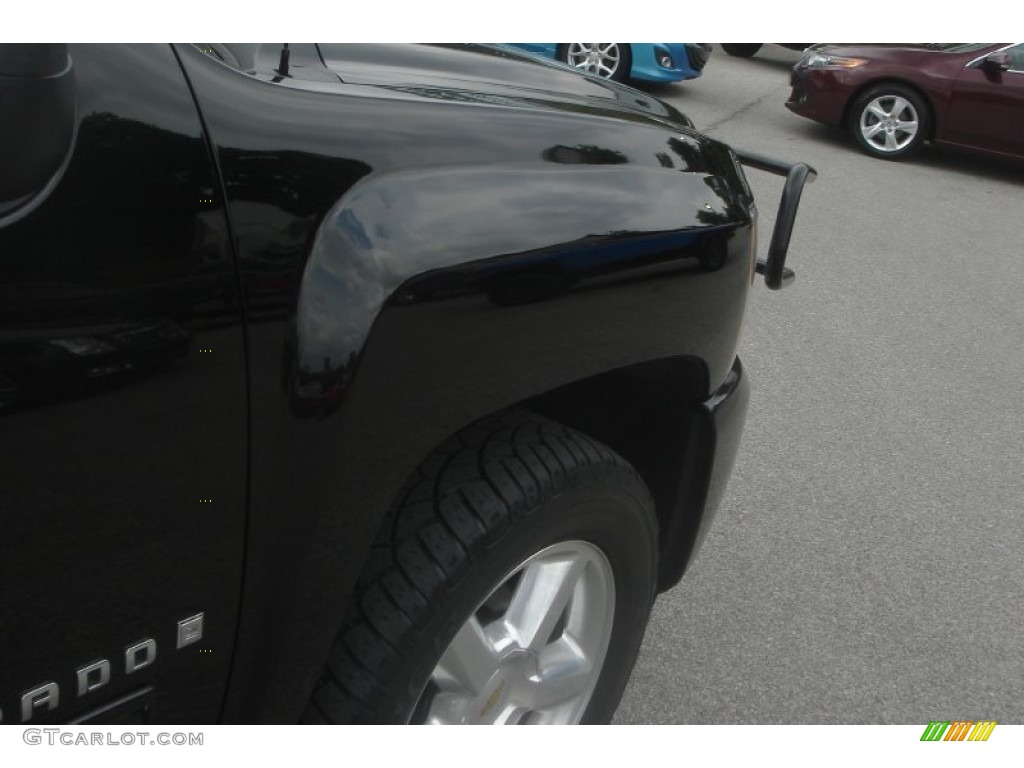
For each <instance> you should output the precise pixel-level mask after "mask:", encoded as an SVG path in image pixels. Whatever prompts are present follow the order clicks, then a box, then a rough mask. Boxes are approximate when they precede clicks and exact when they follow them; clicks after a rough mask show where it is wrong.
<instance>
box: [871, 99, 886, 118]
mask: <svg viewBox="0 0 1024 768" xmlns="http://www.w3.org/2000/svg"><path fill="white" fill-rule="evenodd" d="M868 112H870V113H871V114H873V115H874V116H875V117H877V118H878V119H879V120H884V119H885V118H887V117H888V116H889V113H888V112H886V111H885V110H884V109H882V105H881V104H879V103H878V102H877V101H873V102H871V103H870V104H868Z"/></svg>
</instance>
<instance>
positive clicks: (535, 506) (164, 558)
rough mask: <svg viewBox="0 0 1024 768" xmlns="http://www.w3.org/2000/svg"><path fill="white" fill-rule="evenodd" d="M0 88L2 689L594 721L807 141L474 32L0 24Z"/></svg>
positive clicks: (631, 636)
mask: <svg viewBox="0 0 1024 768" xmlns="http://www.w3.org/2000/svg"><path fill="white" fill-rule="evenodd" d="M0 114H2V120H0V473H2V481H0V722H3V723H31V724H36V723H54V722H73V723H99V722H107V723H111V722H113V723H140V722H150V723H183V722H191V723H199V722H227V723H238V722H244V723H265V722H297V721H305V722H320V723H322V722H336V723H359V722H403V723H404V722H430V723H435V722H439V723H446V722H459V723H461V722H505V723H534V722H536V723H545V722H568V723H573V722H595V721H605V720H608V719H609V718H610V717H611V715H612V714H613V712H614V709H615V707H616V705H617V702H618V700H619V697H620V695H621V692H622V689H623V686H624V685H625V683H626V681H627V679H628V676H629V674H630V670H631V668H632V666H633V662H634V659H635V657H636V654H637V651H638V648H639V645H640V640H641V638H642V635H643V632H644V627H645V624H646V622H647V618H648V614H649V611H650V607H651V603H652V601H653V599H654V596H655V594H656V593H658V592H659V591H664V590H666V589H668V588H670V587H672V586H673V585H674V584H675V583H676V582H677V581H678V580H679V579H680V577H681V576H682V574H683V572H684V570H685V568H686V566H687V563H688V562H689V561H690V559H691V558H692V556H693V553H694V550H695V548H696V547H697V546H698V544H699V542H700V540H701V538H702V536H703V534H704V532H705V531H706V529H707V526H708V523H709V519H710V517H711V515H712V512H713V510H714V508H715V505H716V504H717V502H718V500H719V498H720V496H721V494H722V491H723V487H724V485H725V482H726V479H727V476H728V474H729V472H730V468H731V464H732V461H733V457H734V455H735V451H736V447H737V441H738V439H739V434H740V429H741V425H742V422H743V419H744V413H745V409H746V404H747V391H748V390H747V381H746V378H745V375H744V373H743V370H742V368H741V366H740V363H739V360H738V359H737V357H736V346H737V338H738V334H739V331H740V325H741V321H742V318H743V312H744V305H745V303H746V297H747V291H748V289H749V287H750V286H751V285H752V283H753V281H754V276H755V272H761V273H763V274H764V276H765V279H766V281H767V282H768V283H769V285H770V287H774V288H777V287H780V286H782V285H784V284H786V283H787V282H788V280H789V279H790V278H791V277H792V273H791V272H790V271H789V270H788V269H786V267H785V264H784V261H785V256H786V249H787V246H788V241H789V233H790V230H791V228H792V225H793V220H794V216H795V214H796V206H797V204H798V202H799V197H800V191H801V189H802V187H803V184H804V182H805V180H807V179H808V178H813V171H812V170H811V169H809V168H808V167H807V166H806V165H803V164H795V165H792V166H791V165H788V164H785V163H781V162H777V161H773V160H769V159H765V158H761V157H757V156H754V155H750V154H744V153H742V152H734V151H733V150H731V149H730V148H729V147H727V146H725V145H723V144H721V143H719V142H717V141H714V140H712V139H709V138H707V137H705V136H703V135H701V134H700V133H699V132H697V131H696V130H694V128H693V125H692V124H691V123H690V121H689V120H688V119H687V118H686V117H685V116H683V115H682V114H680V113H679V112H678V111H676V110H675V109H673V108H672V107H669V106H667V105H665V104H663V103H661V102H659V101H658V100H657V99H654V98H652V97H650V96H647V95H645V94H643V93H640V92H638V91H635V90H632V89H630V88H627V87H623V86H620V85H618V84H616V83H611V82H608V81H603V80H598V79H594V78H588V77H584V76H580V75H578V74H576V73H574V72H571V71H569V70H568V69H567V68H564V67H562V66H560V65H557V64H547V63H543V62H539V61H536V60H533V59H532V58H530V57H528V56H525V55H523V54H519V53H515V52H513V51H512V50H509V49H505V48H502V47H487V46H410V47H405V46H340V45H312V44H310V45H304V44H262V45H233V44H232V45H228V44H213V43H209V44H206V43H201V44H189V45H175V46H168V45H164V46H155V45H121V46H106V45H86V46H61V45H8V46H0ZM741 163H743V164H746V165H748V166H754V167H757V168H760V169H762V170H767V171H770V172H774V173H780V174H783V175H787V182H786V187H785V190H784V192H783V198H782V202H781V205H780V211H779V215H778V218H777V224H776V228H775V232H774V235H773V238H772V243H771V246H770V248H769V249H768V258H767V260H766V261H764V262H758V261H757V257H756V253H755V251H756V238H755V226H756V211H755V207H754V201H753V198H752V195H751V193H750V190H749V187H748V186H747V183H746V180H745V177H744V172H743V170H742V169H741Z"/></svg>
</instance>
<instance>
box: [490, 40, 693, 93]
mask: <svg viewBox="0 0 1024 768" xmlns="http://www.w3.org/2000/svg"><path fill="white" fill-rule="evenodd" d="M509 45H511V46H512V47H513V48H521V49H522V50H524V51H529V52H530V53H535V54H537V55H539V56H544V57H546V58H549V59H557V60H558V61H561V62H564V63H566V64H568V65H569V66H570V67H575V68H576V69H578V70H580V71H582V72H588V73H590V74H592V75H598V76H600V77H607V78H609V79H611V80H617V81H619V82H620V83H624V82H626V81H627V80H643V81H646V82H649V83H673V82H676V81H678V80H692V79H693V78H695V77H700V74H701V72H702V71H703V70H704V65H705V64H706V63H707V61H708V57H709V56H711V44H710V43H509Z"/></svg>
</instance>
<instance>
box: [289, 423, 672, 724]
mask: <svg viewBox="0 0 1024 768" xmlns="http://www.w3.org/2000/svg"><path fill="white" fill-rule="evenodd" d="M656 544H657V522H656V517H655V514H654V509H653V503H652V501H651V498H650V494H649V493H648V491H647V488H646V486H645V485H644V483H643V481H642V480H641V479H640V478H639V476H638V475H637V474H636V472H635V471H634V470H633V468H632V467H631V466H629V465H628V464H627V463H626V462H625V461H624V460H623V459H622V458H621V457H619V456H618V455H617V454H615V453H614V452H613V451H611V450H610V449H609V448H607V447H606V446H604V445H602V444H600V443H597V442H595V441H593V440H591V439H590V438H588V437H586V436H584V435H582V434H580V433H578V432H575V431H573V430H570V429H567V428H565V427H563V426H561V425H559V424H556V423H554V422H551V421H549V420H546V419H542V418H540V417H536V416H533V415H532V414H527V413H524V412H518V411H517V412H509V413H505V414H502V415H500V416H496V417H489V418H488V419H486V420H484V421H482V422H478V423H477V424H475V425H473V426H471V427H469V428H467V429H466V430H463V431H462V432H460V433H459V434H458V435H456V436H455V438H453V439H452V440H450V441H449V442H448V443H447V444H446V445H444V446H442V447H441V448H440V449H439V450H438V451H437V452H435V453H434V454H432V455H431V456H430V457H429V458H428V459H427V460H426V461H425V462H424V463H423V464H422V465H421V467H420V471H419V473H418V475H417V477H416V478H415V479H414V480H413V481H412V482H411V483H410V484H409V485H408V486H407V488H406V490H405V493H404V495H403V497H402V500H401V502H400V503H399V504H398V505H397V506H396V509H395V510H394V511H393V513H392V514H391V515H390V516H389V519H388V520H387V521H386V522H385V525H384V527H383V529H382V533H381V536H380V537H379V539H378V542H377V547H376V549H375V553H374V556H373V557H372V558H371V562H370V564H369V566H368V567H367V570H366V572H365V573H364V575H363V577H362V578H361V579H360V583H359V586H358V590H357V596H356V599H355V601H354V605H353V606H352V608H351V609H350V610H349V612H348V615H347V616H346V619H345V622H344V625H343V628H342V630H341V632H340V633H339V635H338V637H337V639H336V641H335V643H334V646H333V649H332V652H331V656H330V659H329V661H328V663H327V665H326V668H325V670H324V674H323V676H322V678H321V681H320V684H319V686H318V688H317V689H316V691H315V692H314V694H313V697H312V701H311V703H310V706H309V708H308V709H307V712H306V716H305V720H306V721H308V722H332V723H371V722H372V723H407V722H412V723H508V724H526V723H593V722H607V721H609V720H610V719H611V717H612V715H613V714H614V712H615V708H616V707H617V705H618V702H619V698H620V697H621V695H622V690H623V688H624V687H625V685H626V682H627V680H628V678H629V674H630V672H631V671H632V667H633V663H634V661H635V659H636V656H637V653H638V651H639V647H640V642H641V640H642V638H643V633H644V629H645V627H646V624H647V619H648V616H649V613H650V608H651V604H652V602H653V599H654V594H655V577H656V566H657V562H656V560H657V555H656V552H657V546H656Z"/></svg>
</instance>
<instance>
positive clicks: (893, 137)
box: [848, 83, 931, 160]
mask: <svg viewBox="0 0 1024 768" xmlns="http://www.w3.org/2000/svg"><path fill="white" fill-rule="evenodd" d="M930 115H931V112H930V111H929V108H928V104H927V102H926V101H925V99H924V97H923V96H922V95H921V94H920V93H918V92H917V91H915V90H913V89H912V88H907V87H906V86H902V85H896V84H894V83H893V84H882V85H877V86H875V87H873V88H869V89H868V90H867V91H865V92H864V93H863V94H862V95H861V96H860V97H859V98H858V99H857V100H856V101H855V102H854V104H853V108H852V109H851V110H850V115H849V126H848V127H849V130H850V133H851V134H853V138H854V140H855V141H856V142H857V144H859V145H860V147H861V149H863V150H864V151H865V152H867V153H868V154H869V155H872V156H873V157H880V158H883V159H885V160H901V159H903V158H905V157H907V156H909V155H911V154H913V153H914V152H916V151H917V150H918V149H919V148H920V147H921V144H922V143H924V140H925V137H926V136H928V133H929V131H930V130H931V122H930V121H931V117H930Z"/></svg>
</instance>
